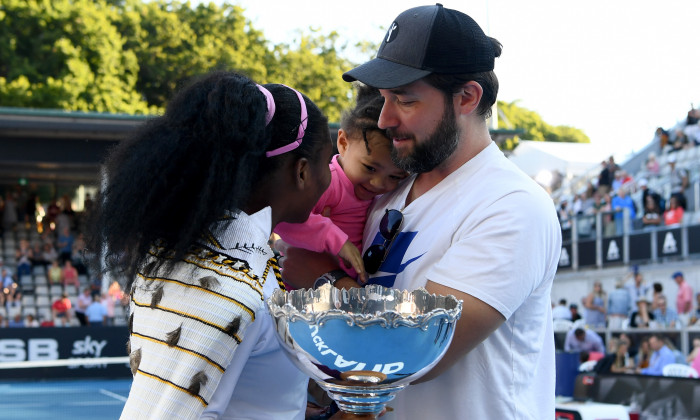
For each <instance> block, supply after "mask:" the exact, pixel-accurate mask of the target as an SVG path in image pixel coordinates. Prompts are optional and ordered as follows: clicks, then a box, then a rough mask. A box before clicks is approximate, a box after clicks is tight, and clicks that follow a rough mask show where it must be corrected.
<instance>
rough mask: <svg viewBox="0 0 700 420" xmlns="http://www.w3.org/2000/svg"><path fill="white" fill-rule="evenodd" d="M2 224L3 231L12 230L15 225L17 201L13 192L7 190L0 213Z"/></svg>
mask: <svg viewBox="0 0 700 420" xmlns="http://www.w3.org/2000/svg"><path fill="white" fill-rule="evenodd" d="M2 225H3V228H4V230H5V232H10V231H12V230H13V229H14V228H15V226H16V225H17V201H16V197H15V193H14V192H12V191H11V192H8V193H7V196H6V198H5V207H4V210H3V214H2Z"/></svg>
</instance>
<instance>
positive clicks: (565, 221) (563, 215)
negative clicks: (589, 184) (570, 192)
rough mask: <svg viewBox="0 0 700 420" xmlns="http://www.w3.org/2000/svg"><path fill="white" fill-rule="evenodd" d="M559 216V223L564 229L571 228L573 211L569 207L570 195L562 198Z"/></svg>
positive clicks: (558, 211)
mask: <svg viewBox="0 0 700 420" xmlns="http://www.w3.org/2000/svg"><path fill="white" fill-rule="evenodd" d="M557 216H558V217H559V224H560V225H561V228H562V229H571V211H570V209H569V199H568V197H563V198H562V199H561V202H560V203H559V209H558V210H557Z"/></svg>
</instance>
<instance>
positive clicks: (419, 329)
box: [266, 285, 462, 416]
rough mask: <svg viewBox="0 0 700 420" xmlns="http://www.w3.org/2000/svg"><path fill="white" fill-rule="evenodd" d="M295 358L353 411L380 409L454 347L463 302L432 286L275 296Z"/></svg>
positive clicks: (276, 313)
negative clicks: (436, 292)
mask: <svg viewBox="0 0 700 420" xmlns="http://www.w3.org/2000/svg"><path fill="white" fill-rule="evenodd" d="M266 303H267V307H268V309H269V311H270V314H272V318H273V319H274V320H275V324H276V327H277V338H278V339H279V340H280V343H281V344H282V347H283V348H284V349H285V350H286V353H287V355H288V356H289V358H290V359H291V360H292V362H293V363H294V364H295V365H296V366H297V367H298V368H299V369H301V370H302V371H303V372H305V373H306V374H308V375H309V376H310V377H311V378H313V379H314V380H315V381H316V382H317V383H318V384H319V385H320V386H321V388H323V389H324V390H325V391H326V392H327V393H328V395H329V396H330V397H331V398H332V399H333V400H334V401H335V402H336V404H338V407H339V408H340V410H342V411H345V412H347V413H353V414H371V415H374V416H376V415H378V414H379V413H380V412H381V411H382V410H383V409H384V407H385V406H386V403H387V402H389V401H391V400H392V399H394V397H395V396H396V393H398V392H399V391H401V390H402V389H404V388H405V387H406V386H408V385H409V384H410V383H411V382H413V381H415V380H416V379H418V378H420V377H421V376H423V375H424V374H425V373H427V372H428V371H429V370H430V369H431V368H432V367H433V366H435V364H436V363H437V362H438V361H439V360H440V359H441V358H442V356H443V355H444V354H445V351H446V350H447V348H448V346H449V345H450V342H451V341H452V336H453V335H454V326H455V323H456V322H457V319H459V316H460V314H461V312H462V301H461V300H457V299H456V298H455V297H454V296H451V295H449V296H439V295H433V294H430V293H428V292H427V291H426V290H425V289H418V290H414V291H411V292H409V291H402V290H397V289H390V288H386V287H383V286H380V285H369V286H366V287H364V288H355V289H350V290H345V289H337V288H335V287H332V286H331V285H324V286H322V287H320V288H318V289H315V290H314V289H300V290H294V291H291V292H284V291H282V290H276V291H275V292H274V293H273V295H272V296H271V297H270V298H269V299H268V300H267V302H266Z"/></svg>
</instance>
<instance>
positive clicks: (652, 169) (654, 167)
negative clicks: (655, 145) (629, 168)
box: [645, 152, 661, 176]
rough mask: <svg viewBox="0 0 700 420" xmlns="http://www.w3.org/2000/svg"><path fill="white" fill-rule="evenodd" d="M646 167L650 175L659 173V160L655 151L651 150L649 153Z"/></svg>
mask: <svg viewBox="0 0 700 420" xmlns="http://www.w3.org/2000/svg"><path fill="white" fill-rule="evenodd" d="M645 167H646V169H647V173H648V174H649V175H653V176H656V175H658V174H659V170H660V169H661V168H659V161H658V160H656V153H654V152H649V154H648V155H647V161H646V163H645Z"/></svg>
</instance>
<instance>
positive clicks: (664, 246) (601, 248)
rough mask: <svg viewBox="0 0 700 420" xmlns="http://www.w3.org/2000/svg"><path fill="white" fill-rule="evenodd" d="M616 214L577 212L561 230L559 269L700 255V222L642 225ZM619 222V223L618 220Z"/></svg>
mask: <svg viewBox="0 0 700 420" xmlns="http://www.w3.org/2000/svg"><path fill="white" fill-rule="evenodd" d="M614 216H615V214H614V213H598V214H595V215H578V216H576V217H573V218H572V220H571V226H569V227H566V228H563V229H562V250H561V257H560V258H559V270H563V271H566V270H578V269H585V268H608V267H615V266H623V265H624V266H626V265H629V264H644V263H659V262H664V261H665V260H671V259H686V258H689V257H691V256H694V255H695V256H700V224H698V223H693V222H695V220H694V219H695V217H694V215H693V214H687V216H688V217H686V220H689V221H690V222H687V223H684V224H680V225H672V226H658V227H639V226H638V223H636V222H638V220H636V221H635V220H629V217H628V214H627V213H625V214H623V216H624V217H623V218H622V220H620V219H618V220H617V221H616V220H615V218H614ZM616 222H617V223H616Z"/></svg>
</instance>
